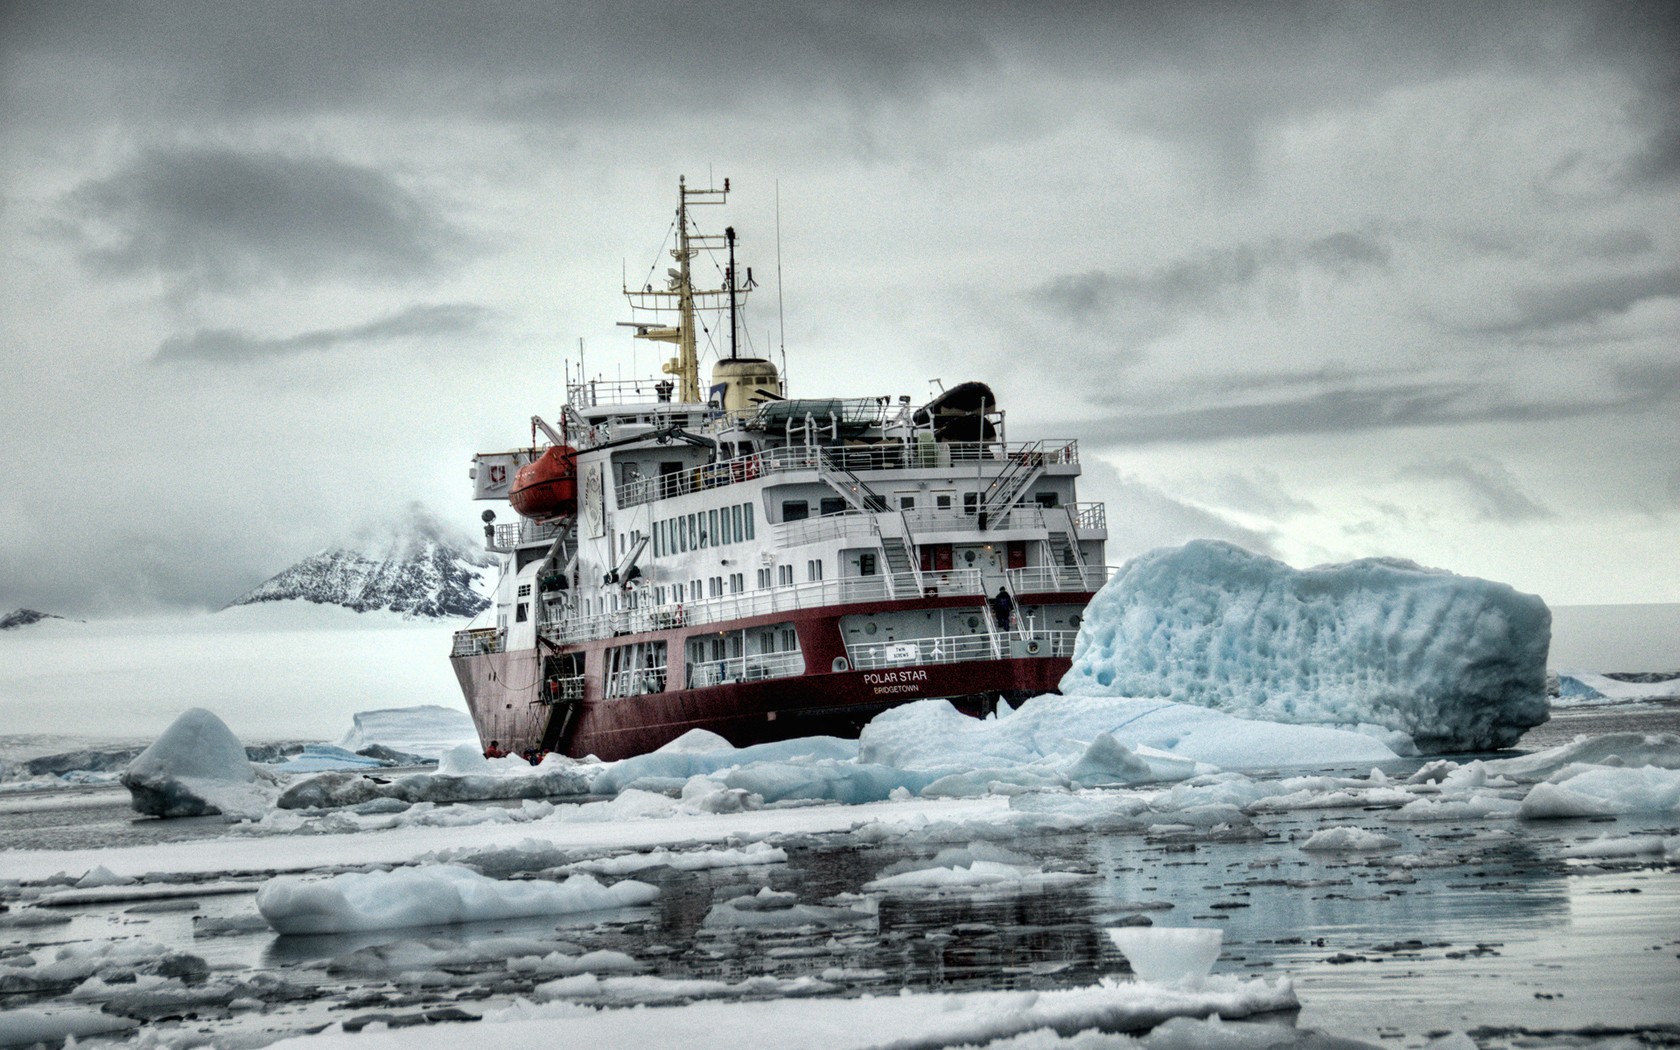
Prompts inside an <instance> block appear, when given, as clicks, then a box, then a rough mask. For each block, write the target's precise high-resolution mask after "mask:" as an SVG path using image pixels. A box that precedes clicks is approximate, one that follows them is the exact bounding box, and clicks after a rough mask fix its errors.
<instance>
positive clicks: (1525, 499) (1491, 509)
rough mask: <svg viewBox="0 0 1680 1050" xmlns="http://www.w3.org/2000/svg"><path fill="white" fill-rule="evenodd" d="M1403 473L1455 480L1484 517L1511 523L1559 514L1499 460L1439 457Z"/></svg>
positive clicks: (1401, 475)
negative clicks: (1532, 494) (1531, 494)
mask: <svg viewBox="0 0 1680 1050" xmlns="http://www.w3.org/2000/svg"><path fill="white" fill-rule="evenodd" d="M1399 476H1400V477H1401V478H1411V479H1422V480H1426V481H1445V482H1449V483H1451V484H1452V485H1453V486H1454V487H1455V488H1457V489H1458V490H1459V492H1461V493H1462V494H1463V495H1464V496H1465V497H1466V498H1467V499H1468V501H1469V502H1470V505H1471V506H1472V507H1473V508H1474V510H1475V512H1476V515H1477V517H1478V518H1479V519H1480V520H1482V521H1496V522H1502V523H1507V524H1509V523H1515V522H1523V521H1536V520H1542V519H1546V518H1554V517H1556V516H1557V515H1556V514H1555V513H1553V511H1552V510H1551V509H1550V508H1548V507H1545V506H1544V505H1542V504H1540V503H1538V502H1536V501H1535V500H1534V499H1532V498H1530V497H1529V495H1528V494H1527V493H1525V492H1524V491H1523V490H1522V486H1521V485H1520V484H1519V483H1518V481H1517V479H1516V478H1515V477H1514V476H1513V475H1512V474H1511V472H1510V471H1509V470H1508V469H1506V467H1505V465H1504V464H1503V463H1499V462H1497V461H1495V460H1491V459H1487V458H1477V459H1476V460H1474V461H1472V460H1470V459H1466V458H1463V457H1458V458H1453V459H1435V460H1429V461H1426V462H1423V463H1414V464H1412V465H1411V466H1408V467H1406V468H1404V469H1403V470H1401V471H1400V473H1399Z"/></svg>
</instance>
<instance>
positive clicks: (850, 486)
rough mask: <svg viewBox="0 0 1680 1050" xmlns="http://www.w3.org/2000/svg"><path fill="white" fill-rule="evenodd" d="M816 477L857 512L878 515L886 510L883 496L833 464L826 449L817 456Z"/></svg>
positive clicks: (838, 465)
mask: <svg viewBox="0 0 1680 1050" xmlns="http://www.w3.org/2000/svg"><path fill="white" fill-rule="evenodd" d="M817 475H818V476H819V477H821V478H822V479H823V480H824V481H826V482H828V486H829V487H830V488H832V489H833V490H834V491H836V492H838V493H840V495H842V496H844V497H846V502H847V503H850V504H851V505H852V506H853V507H855V508H856V509H858V510H861V511H864V512H865V513H872V514H879V513H881V512H883V511H885V510H886V509H887V499H886V497H885V496H883V495H881V494H880V493H879V492H876V491H875V490H874V489H872V488H870V487H869V486H868V485H866V484H864V481H863V479H862V478H860V477H858V476H857V475H856V474H854V473H852V471H850V470H848V469H847V468H846V467H844V466H842V465H840V464H839V463H837V462H835V460H834V457H833V456H831V455H829V454H828V451H827V450H826V449H824V450H821V451H820V453H819V455H818V458H817Z"/></svg>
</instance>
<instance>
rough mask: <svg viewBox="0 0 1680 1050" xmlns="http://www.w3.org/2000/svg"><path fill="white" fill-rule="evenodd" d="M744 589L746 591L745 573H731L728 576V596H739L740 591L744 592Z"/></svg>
mask: <svg viewBox="0 0 1680 1050" xmlns="http://www.w3.org/2000/svg"><path fill="white" fill-rule="evenodd" d="M746 589H747V574H746V573H744V572H732V573H730V574H729V593H730V594H740V593H741V592H742V591H744V590H746Z"/></svg>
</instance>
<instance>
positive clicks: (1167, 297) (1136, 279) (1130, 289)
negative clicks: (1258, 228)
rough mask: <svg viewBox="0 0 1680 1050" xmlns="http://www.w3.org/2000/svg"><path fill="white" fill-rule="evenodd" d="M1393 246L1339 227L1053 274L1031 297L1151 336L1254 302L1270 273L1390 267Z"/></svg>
mask: <svg viewBox="0 0 1680 1050" xmlns="http://www.w3.org/2000/svg"><path fill="white" fill-rule="evenodd" d="M1389 258H1390V251H1389V249H1388V247H1387V245H1385V244H1383V243H1382V242H1381V241H1380V240H1378V239H1377V238H1376V237H1374V236H1373V235H1371V234H1366V233H1353V232H1338V233H1334V234H1330V235H1328V236H1325V237H1320V238H1317V239H1315V240H1311V241H1307V242H1304V243H1300V244H1293V245H1292V244H1286V243H1284V242H1282V241H1278V240H1270V241H1266V242H1264V243H1261V244H1239V245H1233V246H1231V247H1225V248H1215V249H1209V250H1207V251H1204V252H1201V253H1200V254H1198V255H1195V256H1192V257H1189V258H1185V259H1180V260H1178V261H1176V262H1173V263H1170V264H1168V265H1166V266H1162V267H1158V268H1155V269H1151V270H1143V271H1133V272H1117V271H1109V270H1090V271H1087V272H1085V273H1081V274H1068V275H1063V276H1060V277H1055V278H1052V279H1051V280H1049V281H1046V282H1044V283H1043V284H1041V285H1039V286H1038V287H1037V288H1036V289H1033V290H1032V291H1030V292H1029V293H1028V300H1029V301H1030V302H1032V303H1034V304H1036V305H1038V306H1039V307H1040V308H1042V309H1046V310H1048V311H1050V312H1051V313H1054V314H1056V315H1058V316H1062V317H1066V318H1069V319H1071V320H1072V321H1074V322H1075V323H1076V324H1086V325H1089V324H1099V323H1100V324H1102V325H1104V326H1109V325H1119V326H1120V327H1121V329H1122V330H1123V331H1124V332H1125V333H1126V334H1128V335H1130V336H1131V337H1132V338H1133V339H1138V340H1148V339H1151V338H1155V337H1158V336H1160V335H1163V334H1165V333H1166V332H1169V331H1172V330H1174V329H1176V328H1177V327H1178V326H1179V325H1180V324H1182V323H1183V322H1184V321H1185V320H1187V319H1188V318H1190V317H1193V316H1198V315H1203V314H1208V313H1214V312H1218V311H1220V310H1223V309H1226V308H1229V307H1231V306H1233V305H1235V304H1237V303H1239V302H1243V301H1246V296H1247V295H1248V294H1250V292H1251V291H1252V289H1254V288H1255V286H1256V285H1258V284H1259V283H1260V281H1261V279H1262V278H1263V277H1264V276H1267V275H1269V274H1273V273H1287V274H1295V273H1298V272H1299V271H1300V270H1302V269H1304V268H1308V267H1311V268H1315V269H1319V270H1323V271H1325V272H1328V273H1331V274H1332V275H1334V276H1337V277H1340V278H1344V279H1345V278H1351V277H1353V276H1354V275H1355V274H1356V272H1357V271H1360V270H1367V269H1381V268H1384V267H1386V266H1387V265H1388V261H1389Z"/></svg>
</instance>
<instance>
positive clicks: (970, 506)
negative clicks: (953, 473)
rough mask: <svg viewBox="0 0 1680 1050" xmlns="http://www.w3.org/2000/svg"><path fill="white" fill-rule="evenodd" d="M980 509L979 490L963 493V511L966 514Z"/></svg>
mask: <svg viewBox="0 0 1680 1050" xmlns="http://www.w3.org/2000/svg"><path fill="white" fill-rule="evenodd" d="M979 509H980V493H978V492H965V493H963V513H964V514H973V513H974V512H975V511H977V510H979Z"/></svg>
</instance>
